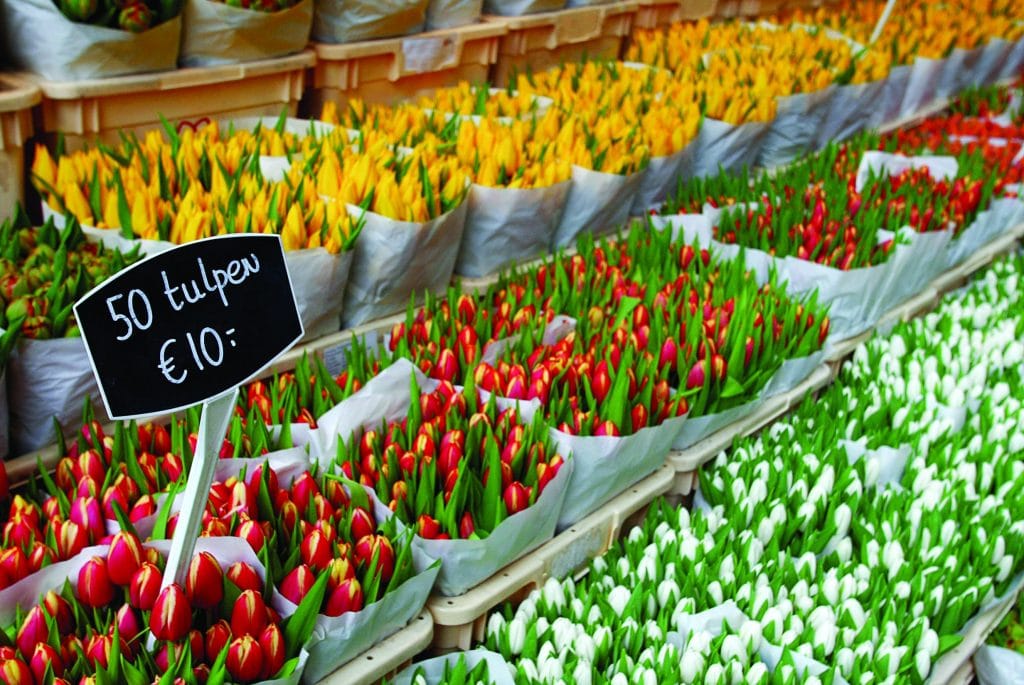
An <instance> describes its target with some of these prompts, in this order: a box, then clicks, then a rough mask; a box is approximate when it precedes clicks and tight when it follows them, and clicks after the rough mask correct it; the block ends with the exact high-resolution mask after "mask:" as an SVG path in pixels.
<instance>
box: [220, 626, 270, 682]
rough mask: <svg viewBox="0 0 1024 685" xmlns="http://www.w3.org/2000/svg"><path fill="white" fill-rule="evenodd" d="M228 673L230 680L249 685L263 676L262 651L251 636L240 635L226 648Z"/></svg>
mask: <svg viewBox="0 0 1024 685" xmlns="http://www.w3.org/2000/svg"><path fill="white" fill-rule="evenodd" d="M227 669H228V673H229V674H230V675H231V678H232V680H234V681H236V682H239V683H251V682H255V681H257V680H259V679H260V678H261V677H262V674H263V649H262V648H261V647H260V644H259V642H258V641H257V640H256V639H255V638H253V637H252V636H251V635H242V636H241V637H236V638H235V639H234V640H232V641H231V646H230V647H228V660H227Z"/></svg>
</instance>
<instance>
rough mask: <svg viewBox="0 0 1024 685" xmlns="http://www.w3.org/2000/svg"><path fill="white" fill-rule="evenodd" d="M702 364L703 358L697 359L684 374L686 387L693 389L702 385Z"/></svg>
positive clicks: (703, 364)
mask: <svg viewBox="0 0 1024 685" xmlns="http://www.w3.org/2000/svg"><path fill="white" fill-rule="evenodd" d="M704 366H705V363H704V361H703V360H700V361H697V362H696V363H694V365H693V366H692V367H690V372H689V373H688V374H686V389H687V390H693V389H694V388H700V387H703V386H704Z"/></svg>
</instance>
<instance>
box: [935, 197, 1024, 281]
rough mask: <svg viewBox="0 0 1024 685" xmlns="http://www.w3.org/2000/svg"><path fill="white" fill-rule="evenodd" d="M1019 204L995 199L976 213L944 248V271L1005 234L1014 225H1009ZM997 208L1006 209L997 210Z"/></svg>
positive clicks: (1014, 201)
mask: <svg viewBox="0 0 1024 685" xmlns="http://www.w3.org/2000/svg"><path fill="white" fill-rule="evenodd" d="M1021 204H1022V203H1021V202H1020V201H1019V200H1015V199H1006V198H1002V199H996V200H993V201H992V204H991V206H990V208H989V209H986V210H985V211H983V212H978V215H977V216H976V217H975V219H974V221H973V222H971V225H970V226H968V227H967V228H965V229H964V230H963V231H961V232H960V235H958V236H957V237H956V238H953V239H952V240H950V241H949V245H948V246H947V248H946V265H945V268H946V269H952V268H953V267H955V266H958V265H960V264H961V263H963V262H965V261H966V260H967V259H968V258H970V257H971V256H972V255H974V254H975V253H976V252H978V251H979V250H980V249H981V248H982V247H984V246H985V245H987V244H988V243H990V242H992V241H993V240H995V239H996V238H999V237H1000V236H1002V235H1003V234H1005V233H1006V232H1007V231H1008V230H1009V229H1010V228H1011V226H1013V225H1014V223H1016V222H1014V223H1011V221H1012V219H1013V218H1014V216H1015V214H1016V212H1015V211H1014V210H1015V209H1018V208H1020V207H1021ZM997 207H999V208H1002V207H1006V209H997Z"/></svg>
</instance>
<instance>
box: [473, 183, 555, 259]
mask: <svg viewBox="0 0 1024 685" xmlns="http://www.w3.org/2000/svg"><path fill="white" fill-rule="evenodd" d="M571 185H572V181H562V182H561V183H556V184H555V185H553V186H547V187H544V188H487V187H484V186H481V185H477V184H476V183H474V184H473V185H472V186H471V187H470V190H469V199H468V201H467V202H468V205H469V209H468V212H467V214H466V230H465V231H464V232H463V234H462V243H461V245H460V246H459V257H458V260H457V261H456V262H455V273H457V274H459V275H461V276H469V277H471V278H476V277H479V276H486V275H488V274H491V273H494V272H496V271H498V270H499V269H501V268H502V267H504V266H508V265H509V264H512V263H514V262H517V261H526V260H529V259H533V258H535V257H538V256H540V255H542V254H545V253H547V250H548V246H549V245H550V244H551V238H552V236H553V235H554V233H555V229H557V228H558V222H559V221H560V220H561V218H562V211H563V209H565V200H566V198H567V197H568V195H569V187H570V186H571Z"/></svg>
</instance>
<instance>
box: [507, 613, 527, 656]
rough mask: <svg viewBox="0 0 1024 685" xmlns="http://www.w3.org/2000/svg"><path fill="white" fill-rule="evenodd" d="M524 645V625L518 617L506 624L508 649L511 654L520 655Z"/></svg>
mask: <svg viewBox="0 0 1024 685" xmlns="http://www.w3.org/2000/svg"><path fill="white" fill-rule="evenodd" d="M525 643H526V624H525V623H524V622H523V621H521V620H520V619H519V617H518V616H516V617H515V618H513V619H512V620H511V621H509V622H508V649H509V651H510V652H512V654H522V653H523V645H524V644H525Z"/></svg>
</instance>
